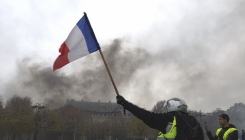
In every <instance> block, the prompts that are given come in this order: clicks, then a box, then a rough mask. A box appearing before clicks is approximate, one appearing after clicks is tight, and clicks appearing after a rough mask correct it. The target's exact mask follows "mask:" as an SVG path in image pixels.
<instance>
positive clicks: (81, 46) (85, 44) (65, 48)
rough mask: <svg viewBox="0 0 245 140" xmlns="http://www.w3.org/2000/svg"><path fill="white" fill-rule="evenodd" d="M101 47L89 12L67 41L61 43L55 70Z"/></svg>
mask: <svg viewBox="0 0 245 140" xmlns="http://www.w3.org/2000/svg"><path fill="white" fill-rule="evenodd" d="M99 49H100V46H99V43H98V41H97V39H96V37H95V34H94V32H93V29H92V27H91V25H90V22H89V20H88V17H87V14H86V13H84V16H83V17H82V18H81V19H80V20H79V21H78V23H77V24H76V25H75V27H74V28H73V29H72V30H71V32H70V34H69V35H68V37H67V39H66V40H65V42H64V43H63V44H62V45H61V47H60V49H59V52H60V55H59V56H58V57H57V59H56V60H55V62H54V65H53V70H54V71H55V70H56V69H59V68H61V67H63V66H65V65H66V64H68V63H70V62H72V61H74V60H76V59H78V58H80V57H83V56H86V55H88V54H90V53H93V52H95V51H97V50H99Z"/></svg>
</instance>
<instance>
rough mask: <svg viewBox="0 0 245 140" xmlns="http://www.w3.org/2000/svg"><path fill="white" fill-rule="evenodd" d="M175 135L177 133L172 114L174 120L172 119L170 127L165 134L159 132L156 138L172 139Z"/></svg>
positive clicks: (162, 139) (161, 139)
mask: <svg viewBox="0 0 245 140" xmlns="http://www.w3.org/2000/svg"><path fill="white" fill-rule="evenodd" d="M176 135H177V128H176V118H175V116H174V120H173V124H172V127H171V129H170V130H169V131H168V132H167V133H166V134H163V133H162V132H159V134H158V137H157V140H165V139H168V140H174V139H175V137H176Z"/></svg>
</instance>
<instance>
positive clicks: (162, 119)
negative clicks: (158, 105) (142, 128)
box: [123, 101, 204, 140]
mask: <svg viewBox="0 0 245 140" xmlns="http://www.w3.org/2000/svg"><path fill="white" fill-rule="evenodd" d="M123 106H124V107H125V109H127V110H128V111H130V112H131V113H132V114H133V115H135V116H136V117H137V118H139V119H140V120H142V121H143V122H144V123H145V124H146V125H148V126H149V127H151V128H154V129H157V130H159V131H161V132H162V133H166V127H167V125H168V124H169V123H170V122H171V123H172V122H173V119H174V116H176V123H177V136H176V138H175V139H176V140H184V139H185V134H184V132H183V131H182V130H181V129H180V128H181V127H182V126H181V123H180V122H181V121H180V117H178V115H177V114H178V113H177V114H175V113H154V112H150V111H147V110H145V109H142V108H139V107H138V106H136V105H134V104H132V103H130V102H128V101H125V102H124V103H123ZM183 115H188V114H186V113H183ZM188 116H189V115H188ZM188 118H190V119H194V120H195V122H196V124H195V125H196V128H197V135H198V137H199V139H198V140H204V135H203V131H202V128H201V127H200V124H199V123H198V122H197V121H196V119H195V117H193V116H189V117H188Z"/></svg>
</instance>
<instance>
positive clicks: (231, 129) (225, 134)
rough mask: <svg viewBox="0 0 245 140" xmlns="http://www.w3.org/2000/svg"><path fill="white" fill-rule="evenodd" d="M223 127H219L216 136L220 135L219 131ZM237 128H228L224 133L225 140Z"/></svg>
mask: <svg viewBox="0 0 245 140" xmlns="http://www.w3.org/2000/svg"><path fill="white" fill-rule="evenodd" d="M221 129H222V128H219V129H217V131H216V136H217V137H218V136H219V132H220V131H221ZM235 130H237V129H236V128H229V129H228V130H226V131H225V133H224V135H223V140H226V139H227V137H228V136H229V134H230V133H231V132H233V131H235Z"/></svg>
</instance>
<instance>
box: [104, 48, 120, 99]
mask: <svg viewBox="0 0 245 140" xmlns="http://www.w3.org/2000/svg"><path fill="white" fill-rule="evenodd" d="M99 51H100V55H101V57H102V59H103V62H104V64H105V67H106V70H107V72H108V74H109V76H110V79H111V82H112V84H113V87H114V89H115V91H116V94H117V95H119V93H118V90H117V87H116V84H115V82H114V80H113V78H112V76H111V72H110V70H109V68H108V66H107V64H106V61H105V58H104V55H103V53H102V51H101V49H99Z"/></svg>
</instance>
